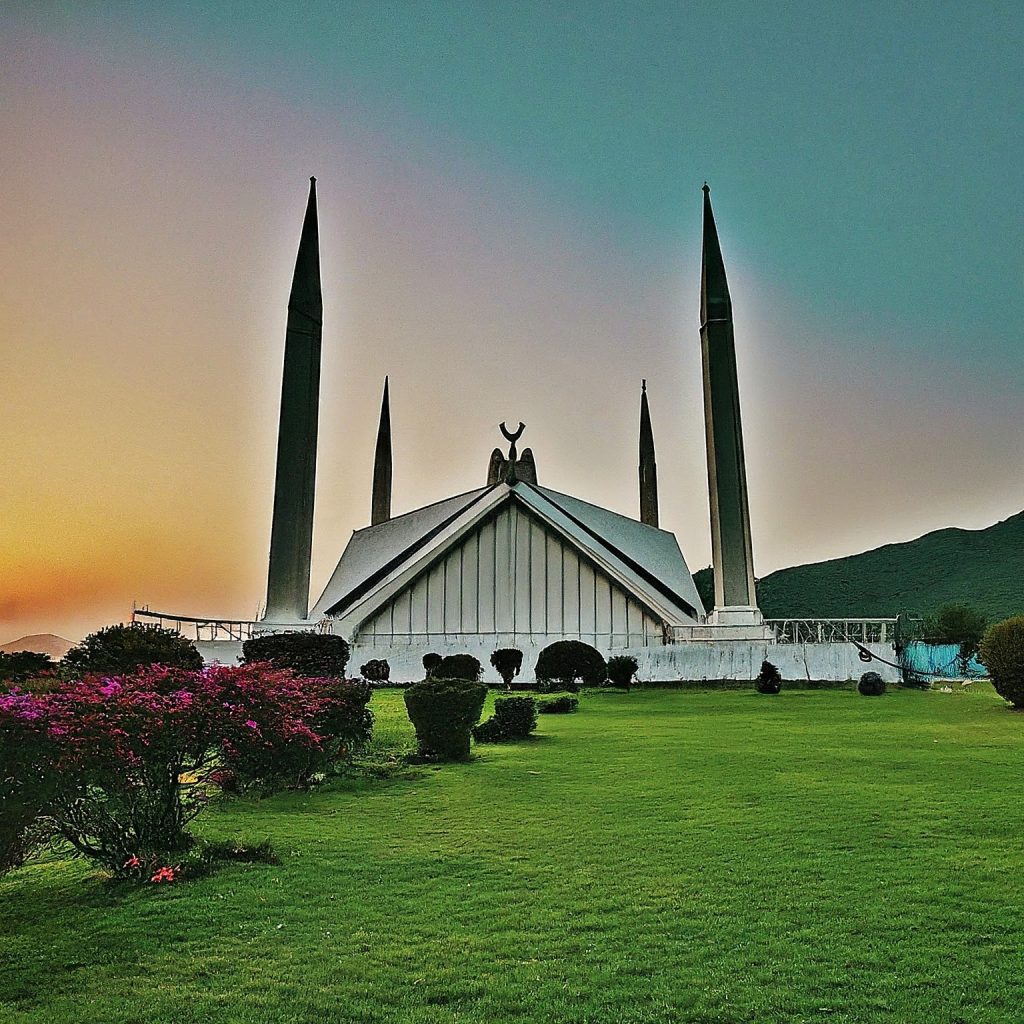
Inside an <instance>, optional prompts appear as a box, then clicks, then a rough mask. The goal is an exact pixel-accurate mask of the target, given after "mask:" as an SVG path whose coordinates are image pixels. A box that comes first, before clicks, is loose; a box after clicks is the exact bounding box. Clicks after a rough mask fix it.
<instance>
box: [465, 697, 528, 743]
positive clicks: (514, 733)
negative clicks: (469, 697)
mask: <svg viewBox="0 0 1024 1024" xmlns="http://www.w3.org/2000/svg"><path fill="white" fill-rule="evenodd" d="M536 728H537V702H536V701H535V700H534V699H533V697H504V698H499V699H498V700H496V701H495V702H494V715H493V717H491V718H488V719H487V721H486V722H481V723H480V725H478V726H476V727H475V728H474V729H473V739H475V740H476V741H477V743H508V742H510V741H513V740H524V739H526V737H527V736H529V735H530V733H531V732H533V730H534V729H536Z"/></svg>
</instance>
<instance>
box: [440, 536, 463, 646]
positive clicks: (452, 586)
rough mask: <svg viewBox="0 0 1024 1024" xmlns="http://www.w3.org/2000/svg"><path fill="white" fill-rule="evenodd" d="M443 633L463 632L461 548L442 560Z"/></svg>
mask: <svg viewBox="0 0 1024 1024" xmlns="http://www.w3.org/2000/svg"><path fill="white" fill-rule="evenodd" d="M444 631H445V632H446V633H462V632H464V629H463V625H462V548H461V546H460V547H457V548H455V550H454V551H450V552H449V553H448V557H447V558H446V559H445V560H444Z"/></svg>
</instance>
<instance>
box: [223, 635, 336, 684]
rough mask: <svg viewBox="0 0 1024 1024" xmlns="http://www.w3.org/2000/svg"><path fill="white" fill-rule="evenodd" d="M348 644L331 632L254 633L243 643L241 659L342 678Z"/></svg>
mask: <svg viewBox="0 0 1024 1024" xmlns="http://www.w3.org/2000/svg"><path fill="white" fill-rule="evenodd" d="M348 655H349V647H348V642H347V641H346V640H345V638H344V637H340V636H335V635H334V634H333V633H313V632H306V631H297V630H289V631H288V632H285V633H268V634H267V635H266V636H254V637H252V639H250V640H246V641H245V643H244V644H242V663H243V664H246V665H248V664H252V663H254V662H259V661H263V662H269V663H270V664H271V665H273V666H274V668H290V669H291V670H292V671H293V672H294V673H295V674H296V675H299V676H306V677H307V678H310V679H326V678H333V679H344V678H345V666H346V665H347V664H348Z"/></svg>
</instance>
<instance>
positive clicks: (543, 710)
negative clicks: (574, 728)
mask: <svg viewBox="0 0 1024 1024" xmlns="http://www.w3.org/2000/svg"><path fill="white" fill-rule="evenodd" d="M579 706H580V699H579V697H571V696H568V695H565V696H562V697H549V698H548V699H547V700H540V701H537V711H538V712H539V713H540V714H542V715H571V714H572V713H573V712H574V711H578V710H579Z"/></svg>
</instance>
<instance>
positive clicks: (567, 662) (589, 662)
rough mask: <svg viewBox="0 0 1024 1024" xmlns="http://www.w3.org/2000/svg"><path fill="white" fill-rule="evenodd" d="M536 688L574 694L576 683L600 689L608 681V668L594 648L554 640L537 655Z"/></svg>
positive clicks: (579, 643)
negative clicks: (554, 689)
mask: <svg viewBox="0 0 1024 1024" xmlns="http://www.w3.org/2000/svg"><path fill="white" fill-rule="evenodd" d="M535 675H536V677H537V686H538V688H539V689H541V690H550V689H552V688H553V687H554V686H555V685H556V684H557V686H558V689H560V690H570V691H573V692H575V691H576V690H578V689H579V686H578V683H577V680H578V681H580V682H582V683H583V685H584V686H600V685H601V683H603V682H604V681H605V679H607V678H608V666H607V664H606V663H605V660H604V657H603V655H602V654H601V652H600V651H599V650H597V648H596V647H591V646H590V644H585V643H582V642H580V641H579V640H558V641H556V642H555V643H553V644H550V645H549V646H548V647H545V648H544V650H542V651H541V652H540V657H539V658H537V668H536V671H535Z"/></svg>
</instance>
